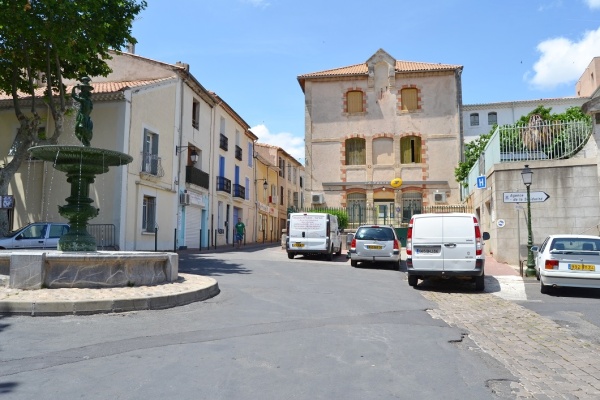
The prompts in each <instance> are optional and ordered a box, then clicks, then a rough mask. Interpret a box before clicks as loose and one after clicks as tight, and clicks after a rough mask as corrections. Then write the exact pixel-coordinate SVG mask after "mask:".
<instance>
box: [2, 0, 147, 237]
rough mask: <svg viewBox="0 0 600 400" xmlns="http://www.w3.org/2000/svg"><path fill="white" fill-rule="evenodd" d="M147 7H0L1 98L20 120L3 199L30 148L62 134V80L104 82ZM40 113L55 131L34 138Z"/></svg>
mask: <svg viewBox="0 0 600 400" xmlns="http://www.w3.org/2000/svg"><path fill="white" fill-rule="evenodd" d="M146 6H147V3H146V1H143V0H142V1H136V0H86V1H75V0H0V92H4V93H6V94H7V95H9V96H11V97H12V101H13V107H14V111H15V115H16V117H17V120H18V121H19V129H18V131H17V135H16V137H15V139H14V142H13V146H12V151H13V158H12V160H11V161H10V162H8V163H7V164H6V165H5V166H4V167H3V168H2V169H0V194H2V195H6V194H8V185H9V182H10V181H11V180H12V178H13V176H14V174H15V173H16V171H17V170H18V169H19V167H20V166H21V164H22V162H23V161H24V160H26V159H27V156H28V154H27V153H28V151H27V149H29V148H30V147H31V146H32V145H34V144H35V145H44V144H56V143H57V141H58V138H59V137H60V135H61V134H62V133H63V124H64V119H65V115H66V114H67V113H68V111H69V108H70V105H69V104H68V102H67V93H66V86H65V85H64V83H63V81H64V80H66V79H81V78H82V77H83V76H90V77H93V76H107V75H108V74H109V73H110V72H111V71H110V68H109V67H108V65H107V64H106V61H105V60H108V59H110V58H111V57H110V54H109V50H111V49H114V50H116V51H118V50H120V49H122V48H123V47H124V46H125V45H127V44H128V43H131V44H135V43H136V40H135V38H134V37H133V36H132V34H131V27H132V24H133V21H134V19H135V17H136V16H137V14H139V13H140V12H141V11H142V10H143V9H145V8H146ZM36 89H38V90H36ZM40 89H43V94H41V95H40V93H41V91H40ZM39 106H45V107H47V108H48V110H49V111H48V112H49V113H50V114H51V116H52V119H53V120H54V132H52V133H49V132H38V128H39V126H40V122H41V117H40V115H39V113H38V108H39ZM3 134H5V135H6V134H9V135H11V134H12V133H11V132H4V133H3ZM7 217H8V216H7V214H6V213H3V212H0V234H6V232H7V231H8V218H7Z"/></svg>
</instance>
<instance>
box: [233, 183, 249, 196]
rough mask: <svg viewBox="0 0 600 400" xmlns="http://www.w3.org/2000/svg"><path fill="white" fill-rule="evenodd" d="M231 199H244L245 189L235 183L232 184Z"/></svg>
mask: <svg viewBox="0 0 600 400" xmlns="http://www.w3.org/2000/svg"><path fill="white" fill-rule="evenodd" d="M233 197H239V198H240V199H245V198H246V188H245V187H243V186H242V185H238V184H237V183H234V184H233Z"/></svg>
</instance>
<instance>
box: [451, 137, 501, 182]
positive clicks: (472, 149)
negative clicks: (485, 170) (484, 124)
mask: <svg viewBox="0 0 600 400" xmlns="http://www.w3.org/2000/svg"><path fill="white" fill-rule="evenodd" d="M495 129H496V125H494V127H493V128H492V130H491V131H490V133H486V134H485V135H481V136H479V137H478V138H477V139H475V140H473V141H470V142H469V143H466V144H465V161H463V162H459V163H458V167H456V168H455V169H454V176H455V177H456V181H457V182H460V183H461V184H462V185H464V186H465V187H466V186H467V185H468V184H467V183H466V180H467V177H468V176H469V171H470V170H471V168H473V165H475V163H476V162H477V160H478V159H479V156H480V155H481V153H483V150H485V146H486V145H487V144H488V142H489V141H490V138H491V137H492V134H493V133H494V130H495Z"/></svg>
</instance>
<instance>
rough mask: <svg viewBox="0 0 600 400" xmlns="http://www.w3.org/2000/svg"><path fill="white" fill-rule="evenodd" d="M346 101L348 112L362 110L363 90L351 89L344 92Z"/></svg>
mask: <svg viewBox="0 0 600 400" xmlns="http://www.w3.org/2000/svg"><path fill="white" fill-rule="evenodd" d="M346 103H347V104H348V113H349V114H352V113H360V112H363V111H364V109H363V92H361V91H360V90H351V91H349V92H348V93H347V94H346Z"/></svg>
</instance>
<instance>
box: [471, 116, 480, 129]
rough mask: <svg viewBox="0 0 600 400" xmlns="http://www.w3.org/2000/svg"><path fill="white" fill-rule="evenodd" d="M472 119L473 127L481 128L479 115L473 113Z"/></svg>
mask: <svg viewBox="0 0 600 400" xmlns="http://www.w3.org/2000/svg"><path fill="white" fill-rule="evenodd" d="M470 117H471V126H479V114H477V113H473V114H471V115H470Z"/></svg>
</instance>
